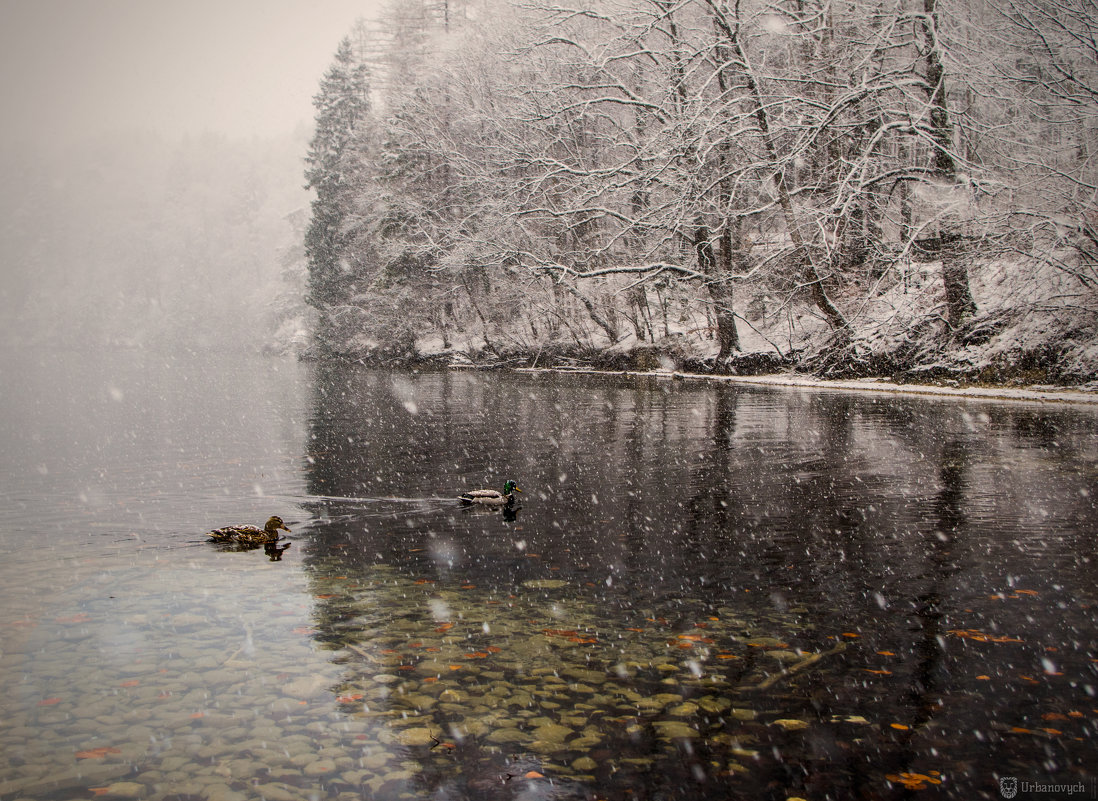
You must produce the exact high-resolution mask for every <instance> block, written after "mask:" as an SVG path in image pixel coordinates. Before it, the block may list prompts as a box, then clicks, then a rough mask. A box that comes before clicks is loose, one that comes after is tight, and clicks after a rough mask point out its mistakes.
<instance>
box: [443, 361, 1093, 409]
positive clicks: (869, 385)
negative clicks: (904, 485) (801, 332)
mask: <svg viewBox="0 0 1098 801" xmlns="http://www.w3.org/2000/svg"><path fill="white" fill-rule="evenodd" d="M458 369H462V368H458ZM512 369H513V370H514V372H516V373H527V374H537V373H545V374H549V373H553V374H561V375H566V374H567V375H601V376H631V377H636V378H662V379H666V380H676V381H710V382H716V383H732V384H752V385H761V386H773V387H792V388H800V389H815V390H831V391H837V392H879V393H886V394H900V395H924V396H926V395H929V396H935V397H949V398H961V399H972V400H999V401H1004V400H1005V401H1019V402H1026V403H1072V404H1083V405H1095V406H1098V391H1091V390H1082V389H1071V388H1066V387H1048V388H1045V387H937V386H933V385H930V384H897V383H894V382H891V381H884V380H874V379H867V378H861V379H820V378H812V377H810V376H803V375H784V374H780V373H774V374H770V375H752V376H736V375H706V374H704V373H684V372H678V371H671V370H650V371H641V370H598V369H595V368H583V367H515V368H512Z"/></svg>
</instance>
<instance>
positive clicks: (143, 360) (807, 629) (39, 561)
mask: <svg viewBox="0 0 1098 801" xmlns="http://www.w3.org/2000/svg"><path fill="white" fill-rule="evenodd" d="M0 415H2V416H0V446H2V453H3V457H2V460H0V477H2V480H0V553H2V559H0V598H2V603H3V610H4V614H3V616H2V618H0V638H2V639H0V643H2V654H0V682H2V684H0V689H2V692H0V721H2V723H0V753H2V756H0V799H3V801H8V799H17V798H35V799H74V798H91V797H95V796H103V797H107V798H147V799H186V800H189V799H209V801H226V800H231V799H251V798H265V799H272V801H294V800H296V799H300V800H301V801H305V800H306V799H327V798H337V799H352V798H366V799H374V798H376V799H401V798H410V799H411V798H416V799H419V798H430V799H439V801H446V800H449V799H549V798H554V799H596V798H597V799H726V798H739V797H743V798H770V799H787V798H810V799H820V798H836V799H839V798H854V797H860V798H883V799H887V798H908V797H911V796H912V794H914V793H918V791H920V790H924V791H926V792H925V795H926V797H936V798H937V797H945V798H957V799H970V798H989V799H990V798H999V797H1001V796H1000V781H1001V780H1003V781H1004V782H1007V783H1009V782H1010V781H1012V780H1013V781H1016V782H1018V783H1019V786H1020V787H1021V788H1022V789H1023V790H1024V788H1025V787H1026V785H1025V783H1026V782H1029V783H1030V786H1033V785H1036V784H1041V785H1042V786H1049V785H1054V784H1058V785H1061V787H1060V791H1061V795H1055V794H1053V795H1049V794H1046V795H1045V796H1044V797H1061V796H1062V795H1063V794H1066V793H1068V789H1066V788H1073V787H1082V788H1085V793H1086V795H1084V796H1075V795H1073V796H1072V797H1094V795H1093V794H1094V792H1095V781H1096V775H1098V769H1096V767H1095V766H1098V744H1096V740H1095V737H1094V735H1095V722H1096V721H1098V698H1096V697H1095V687H1096V685H1098V681H1096V673H1098V642H1096V640H1098V633H1096V626H1095V620H1096V617H1098V606H1096V604H1098V592H1096V583H1095V579H1094V576H1095V559H1096V548H1098V540H1096V535H1098V510H1096V507H1095V503H1096V493H1098V409H1095V408H1094V407H1088V406H1072V405H1064V404H1060V405H1055V404H1039V403H1017V402H1015V403H1008V402H997V401H986V400H985V401H976V400H958V399H942V398H923V397H916V396H894V395H886V394H883V393H882V394H878V393H847V392H834V391H826V390H804V389H779V388H768V387H747V386H730V385H724V384H721V385H716V384H707V383H704V382H684V381H671V380H667V379H662V378H647V377H644V378H635V377H633V378H630V377H620V376H618V377H615V376H607V377H598V376H578V375H559V374H515V373H506V372H489V373H481V372H429V373H420V374H415V373H411V372H385V371H377V370H370V369H366V368H364V367H361V366H356V365H327V364H303V363H298V362H295V361H292V360H283V359H271V358H260V357H245V356H225V355H204V354H186V355H175V356H171V355H157V354H150V353H145V352H117V353H108V354H80V353H64V352H39V353H32V354H30V355H26V354H23V355H20V356H18V357H17V356H15V355H13V354H5V355H3V356H2V357H0ZM508 478H512V479H514V480H516V481H517V482H518V485H519V487H521V489H522V493H521V495H520V496H519V498H520V502H519V505H518V508H515V509H512V510H510V511H509V512H508V513H502V512H500V511H495V510H485V509H468V508H463V507H462V506H461V505H460V504H459V503H458V502H457V500H456V496H457V495H458V494H459V493H460V492H461V491H463V490H465V489H468V488H474V487H480V486H485V487H493V488H501V487H502V485H503V483H504V481H505V480H506V479H508ZM275 514H277V515H280V516H281V517H283V518H284V519H285V521H286V523H287V525H288V526H289V528H290V529H292V533H290V534H289V535H287V540H286V542H287V543H288V544H289V546H290V547H289V548H288V549H287V550H285V551H282V552H279V553H275V552H269V553H268V552H265V550H264V549H262V548H259V549H252V550H237V549H233V548H226V547H224V546H218V545H215V544H211V543H209V542H207V541H206V538H205V536H204V532H206V531H207V530H209V529H212V528H215V527H218V526H221V525H225V524H228V523H237V522H243V523H252V524H258V525H262V523H263V521H265V520H266V519H267V517H268V516H270V515H275ZM1022 797H1027V796H1026V795H1025V794H1024V793H1023V795H1022ZM1033 797H1037V796H1033Z"/></svg>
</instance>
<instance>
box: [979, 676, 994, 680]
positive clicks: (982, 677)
mask: <svg viewBox="0 0 1098 801" xmlns="http://www.w3.org/2000/svg"><path fill="white" fill-rule="evenodd" d="M976 678H977V679H979V680H980V681H991V676H977V677H976Z"/></svg>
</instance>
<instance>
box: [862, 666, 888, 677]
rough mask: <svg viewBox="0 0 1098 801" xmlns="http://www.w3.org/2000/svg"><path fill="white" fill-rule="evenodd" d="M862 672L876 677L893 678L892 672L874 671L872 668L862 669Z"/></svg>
mask: <svg viewBox="0 0 1098 801" xmlns="http://www.w3.org/2000/svg"><path fill="white" fill-rule="evenodd" d="M862 670H864V671H865V672H866V673H872V674H874V675H876V676H891V675H892V671H891V670H872V669H870V668H862Z"/></svg>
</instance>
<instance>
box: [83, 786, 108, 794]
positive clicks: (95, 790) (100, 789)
mask: <svg viewBox="0 0 1098 801" xmlns="http://www.w3.org/2000/svg"><path fill="white" fill-rule="evenodd" d="M110 791H111V788H110V787H89V788H88V792H89V793H91V794H92V795H106V794H107V793H109V792H110Z"/></svg>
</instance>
